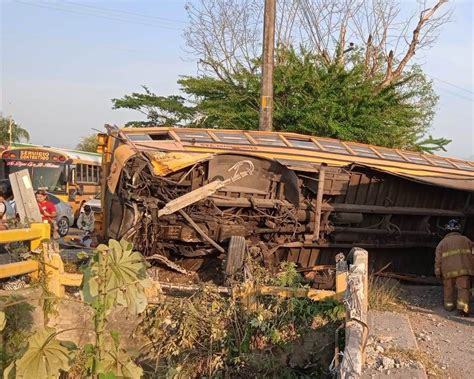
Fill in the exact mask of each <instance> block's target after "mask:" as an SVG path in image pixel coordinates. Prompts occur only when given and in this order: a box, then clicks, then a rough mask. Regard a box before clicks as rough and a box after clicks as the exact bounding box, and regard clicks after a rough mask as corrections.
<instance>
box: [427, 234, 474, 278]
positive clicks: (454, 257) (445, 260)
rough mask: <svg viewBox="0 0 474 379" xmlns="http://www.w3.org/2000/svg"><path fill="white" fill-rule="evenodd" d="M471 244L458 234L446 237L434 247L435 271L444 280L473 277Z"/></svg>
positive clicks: (473, 257)
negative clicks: (464, 276)
mask: <svg viewBox="0 0 474 379" xmlns="http://www.w3.org/2000/svg"><path fill="white" fill-rule="evenodd" d="M471 248H472V242H471V240H470V239H469V238H467V237H464V236H463V235H461V234H460V233H458V232H452V233H449V234H447V235H446V237H444V238H443V239H442V240H441V242H440V243H439V244H438V246H437V247H436V259H435V271H438V272H441V275H442V276H443V278H444V279H448V278H456V277H458V276H462V275H474V255H472V251H471Z"/></svg>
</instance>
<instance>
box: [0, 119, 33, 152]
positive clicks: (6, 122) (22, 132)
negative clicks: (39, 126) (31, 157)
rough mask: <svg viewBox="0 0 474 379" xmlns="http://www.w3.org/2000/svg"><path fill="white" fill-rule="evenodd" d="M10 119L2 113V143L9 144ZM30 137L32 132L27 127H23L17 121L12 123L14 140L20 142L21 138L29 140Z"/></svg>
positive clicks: (0, 123) (0, 128) (0, 138)
mask: <svg viewBox="0 0 474 379" xmlns="http://www.w3.org/2000/svg"><path fill="white" fill-rule="evenodd" d="M9 130H10V119H9V118H8V117H4V116H3V115H2V114H1V113H0V144H2V145H8V143H9V141H10V133H9ZM29 139H30V134H29V133H28V131H27V130H26V129H23V128H22V127H21V126H20V125H18V124H17V123H16V122H15V121H13V124H12V142H20V141H21V140H26V141H28V140H29Z"/></svg>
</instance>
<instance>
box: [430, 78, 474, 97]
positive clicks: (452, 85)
mask: <svg viewBox="0 0 474 379" xmlns="http://www.w3.org/2000/svg"><path fill="white" fill-rule="evenodd" d="M432 78H433V79H435V80H437V81H439V82H441V83H444V84H447V85H449V86H451V87H454V88H457V89H460V90H461V91H465V92H467V93H470V94H473V95H474V91H471V90H470V89H467V88H464V87H460V86H458V85H456V84H453V83H450V82H447V81H446V80H443V79H439V78H436V77H434V76H432Z"/></svg>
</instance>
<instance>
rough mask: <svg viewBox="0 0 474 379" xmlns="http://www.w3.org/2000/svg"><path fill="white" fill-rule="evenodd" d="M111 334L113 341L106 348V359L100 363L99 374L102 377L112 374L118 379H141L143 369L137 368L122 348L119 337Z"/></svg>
mask: <svg viewBox="0 0 474 379" xmlns="http://www.w3.org/2000/svg"><path fill="white" fill-rule="evenodd" d="M111 334H112V340H111V341H110V342H108V343H107V344H106V347H105V357H104V359H103V360H102V362H99V370H98V371H99V373H100V374H102V375H104V374H105V375H107V374H110V373H112V374H114V375H115V377H117V378H127V379H128V378H131V379H139V378H141V377H142V375H143V370H142V368H141V367H140V366H137V365H136V364H135V363H134V362H133V361H132V360H131V359H130V356H129V355H128V354H127V352H126V351H125V350H123V349H122V348H121V347H120V343H119V338H118V335H114V334H113V333H111ZM105 377H107V376H104V378H105Z"/></svg>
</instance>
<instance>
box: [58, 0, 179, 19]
mask: <svg viewBox="0 0 474 379" xmlns="http://www.w3.org/2000/svg"><path fill="white" fill-rule="evenodd" d="M65 3H67V4H73V5H76V6H78V7H83V8H91V9H98V10H101V11H106V12H112V13H122V14H126V15H134V16H138V17H143V18H149V19H154V20H160V21H166V22H171V23H182V24H187V22H186V21H182V20H173V19H171V18H166V17H158V16H150V15H146V14H143V13H137V12H130V11H123V10H119V9H112V8H105V7H98V6H96V5H86V4H81V3H76V2H74V1H65Z"/></svg>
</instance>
